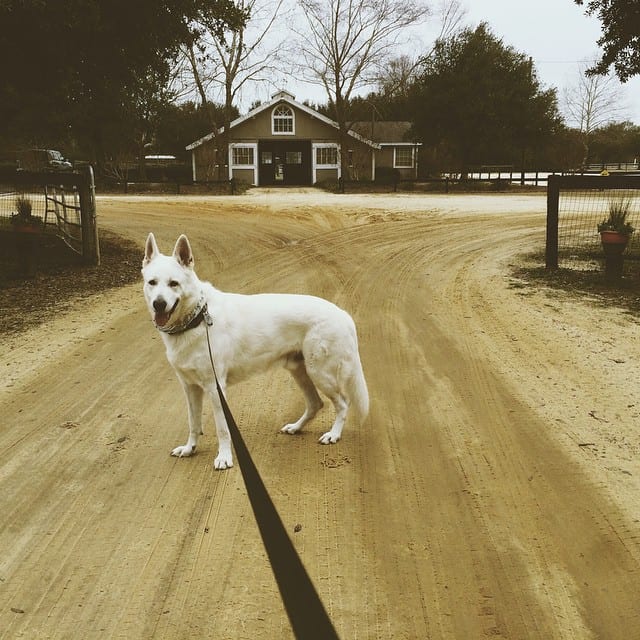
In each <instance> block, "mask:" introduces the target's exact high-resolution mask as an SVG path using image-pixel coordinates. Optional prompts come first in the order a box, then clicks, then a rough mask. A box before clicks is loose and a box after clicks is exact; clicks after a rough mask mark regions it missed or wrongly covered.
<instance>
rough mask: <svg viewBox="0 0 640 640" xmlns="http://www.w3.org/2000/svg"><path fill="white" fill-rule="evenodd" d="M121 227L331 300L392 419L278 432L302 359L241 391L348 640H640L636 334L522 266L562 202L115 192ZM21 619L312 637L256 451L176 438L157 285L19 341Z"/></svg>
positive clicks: (244, 417)
mask: <svg viewBox="0 0 640 640" xmlns="http://www.w3.org/2000/svg"><path fill="white" fill-rule="evenodd" d="M98 212H99V216H100V223H101V225H102V226H103V228H108V229H112V230H117V231H119V232H120V233H122V234H124V235H126V236H127V237H130V238H133V239H135V240H136V241H138V242H139V243H140V246H141V247H142V243H143V241H144V238H145V236H146V233H147V232H148V231H150V230H153V231H154V232H155V233H156V236H157V238H158V240H159V242H160V245H161V247H162V248H164V249H165V250H170V249H171V248H172V246H173V242H174V241H175V238H176V236H177V235H178V234H179V233H181V232H186V233H187V234H188V235H189V236H190V239H191V241H192V244H193V246H194V250H195V253H196V266H197V270H198V273H199V275H200V276H201V277H202V278H204V279H208V280H211V281H213V282H214V283H215V284H216V285H217V286H218V287H219V288H221V289H226V290H234V291H240V292H246V293H251V292H260V291H291V292H305V293H313V294H316V295H320V296H324V297H326V298H328V299H331V300H333V301H335V302H337V303H338V304H340V305H341V306H343V307H345V308H346V309H348V310H349V311H350V312H351V313H352V315H353V316H354V318H355V320H356V323H357V325H358V329H359V335H360V344H361V354H362V359H363V363H364V367H365V374H366V377H367V380H368V384H369V390H370V394H371V400H372V407H371V413H370V416H369V418H368V419H367V421H366V422H365V424H364V425H363V426H362V427H361V428H356V427H355V426H354V425H351V424H348V425H347V427H346V429H345V433H344V436H343V439H342V440H341V442H340V443H338V444H337V445H333V446H329V447H327V446H321V445H319V444H317V442H316V441H317V438H318V436H319V435H320V434H321V433H323V432H324V431H325V430H326V429H328V426H329V425H330V422H331V419H332V414H331V411H329V409H325V410H324V411H323V412H322V413H321V414H320V416H318V418H316V420H315V421H314V422H313V423H312V424H311V425H309V427H308V428H307V430H306V432H305V433H304V434H303V435H300V436H296V437H290V436H285V435H282V434H280V433H279V428H280V426H281V425H282V424H284V423H285V422H288V421H290V420H291V419H292V418H294V417H296V415H297V414H298V412H299V411H300V410H301V407H302V403H301V399H300V397H299V395H298V392H297V391H296V389H295V387H294V385H293V383H292V381H291V380H290V378H289V376H288V375H287V374H286V373H285V372H282V371H274V372H272V373H271V374H269V375H264V376H260V377H256V378H254V379H253V380H252V381H250V382H246V383H243V384H242V385H239V386H237V387H234V388H232V390H231V393H230V398H229V399H230V404H231V406H232V409H233V411H234V414H235V415H236V419H237V421H238V423H239V425H240V427H241V429H242V432H243V434H244V437H245V440H246V441H247V444H248V446H249V448H250V450H251V452H252V454H253V456H254V459H255V461H256V464H257V466H258V468H259V470H260V472H261V474H262V476H263V479H264V481H265V483H266V485H267V487H268V489H269V491H270V493H271V495H272V497H273V499H274V502H275V503H276V505H277V507H278V509H279V511H280V514H281V516H282V519H283V521H284V523H285V525H286V527H287V529H288V530H289V532H290V534H291V537H292V540H293V542H294V544H295V546H296V548H297V549H298V551H299V553H300V556H301V558H302V559H303V562H304V563H305V565H306V567H307V569H308V571H309V574H310V575H311V577H312V578H313V580H314V582H315V584H316V586H317V589H318V591H319V593H320V595H321V597H322V599H323V601H324V604H325V606H326V608H327V610H328V612H329V614H330V616H331V618H332V620H333V621H334V624H335V626H336V629H337V630H338V632H339V634H340V636H341V637H342V638H343V639H344V640H347V639H349V640H355V639H358V640H361V639H367V640H368V639H374V638H375V639H380V640H383V639H384V640H387V639H390V638H393V639H407V640H413V639H426V638H432V639H438V640H440V639H464V640H466V639H476V638H484V637H502V638H511V639H514V640H521V639H540V640H550V639H555V638H558V639H560V638H562V639H565V638H566V639H569V638H574V639H577V640H589V639H592V638H593V639H596V638H598V639H605V638H606V639H607V640H611V639H616V638H620V639H625V640H629V639H631V638H639V637H640V604H639V601H638V594H639V593H640V572H639V568H640V564H639V563H640V543H639V541H640V538H639V537H638V536H639V532H640V525H639V522H638V521H639V519H640V462H639V459H638V451H639V449H640V438H639V433H638V424H639V413H640V377H639V376H638V362H639V361H640V341H639V338H638V336H639V332H638V326H637V321H636V320H635V319H633V318H632V317H630V316H629V315H627V314H624V313H623V312H621V311H619V310H616V309H604V308H602V307H598V306H593V305H590V304H589V302H588V301H581V300H578V299H574V298H572V297H571V296H568V295H566V294H559V293H557V292H555V293H552V292H549V291H545V290H535V289H532V288H531V287H529V286H523V283H521V282H518V281H517V280H515V279H514V278H513V277H512V276H511V275H510V273H511V271H510V268H509V265H510V264H511V263H512V262H513V261H515V260H517V256H519V255H520V254H522V253H523V252H528V251H531V250H534V249H537V248H540V247H541V246H542V243H543V241H544V218H545V198H544V195H483V196H472V195H469V196H446V195H442V196H429V197H424V196H417V195H401V194H398V195H388V196H383V195H380V196H369V197H362V196H350V195H346V196H339V195H327V194H321V195H320V197H319V198H318V195H317V194H315V193H314V192H313V191H309V192H306V193H305V192H302V193H292V192H277V191H270V192H269V191H257V190H256V191H253V192H250V193H249V194H247V195H246V196H241V197H234V198H230V197H227V198H163V197H148V198H143V197H139V198H134V197H129V198H123V197H122V198H99V200H98ZM0 354H1V359H0V361H1V362H2V365H3V377H2V380H1V382H0V415H1V416H2V429H1V430H0V447H1V450H2V452H3V455H2V462H1V463H0V513H1V514H2V517H1V518H0V550H1V553H0V638H37V639H41V638H42V639H43V638H215V639H225V640H226V639H229V640H239V639H243V638H246V639H254V640H255V639H264V640H271V639H275V638H277V639H280V638H284V639H286V638H291V637H292V633H291V631H290V628H289V624H288V619H287V617H286V614H285V612H284V609H283V606H282V603H281V601H280V598H279V593H278V590H277V587H276V585H275V582H274V579H273V576H272V573H271V570H270V567H269V564H268V562H267V558H266V554H265V552H264V549H263V547H262V543H261V540H260V537H259V534H258V531H257V527H256V525H255V522H254V520H253V515H252V512H251V509H250V506H249V503H248V500H247V497H246V493H245V489H244V485H243V482H242V478H241V475H240V471H239V469H238V467H237V466H236V467H234V468H233V469H232V470H229V471H224V472H215V471H214V470H213V469H212V460H213V457H214V452H215V448H216V447H215V443H214V441H213V436H212V433H213V429H212V426H211V412H210V410H209V409H208V410H207V413H206V416H207V424H208V426H209V428H208V433H207V435H206V436H205V437H204V438H203V440H202V442H201V447H200V450H199V453H198V455H196V456H195V457H193V458H189V459H176V458H172V457H170V456H169V452H170V450H171V449H172V448H173V447H174V446H176V445H177V444H180V443H182V442H183V440H184V437H185V433H186V415H185V406H184V399H183V397H182V392H181V390H180V387H179V384H178V382H177V380H176V379H175V377H174V375H173V373H172V371H171V369H170V367H169V365H168V364H167V363H166V360H165V357H164V353H163V347H162V343H161V340H160V338H159V336H157V335H156V332H155V329H154V328H153V326H152V324H151V322H150V320H149V318H148V315H147V312H146V310H145V308H144V304H143V301H142V296H141V291H140V287H139V286H133V287H126V288H123V289H119V290H116V291H115V292H111V293H108V294H101V295H99V296H96V297H94V298H92V299H90V300H86V301H84V302H79V303H77V305H75V308H73V309H72V310H71V311H70V312H69V313H67V314H65V315H62V316H58V317H52V318H51V319H50V321H49V322H48V323H47V324H46V325H44V326H41V327H37V328H33V329H31V330H29V331H28V332H27V333H23V334H20V335H16V336H13V337H9V338H5V339H4V340H3V341H2V342H1V344H0Z"/></svg>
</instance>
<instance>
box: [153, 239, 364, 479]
mask: <svg viewBox="0 0 640 640" xmlns="http://www.w3.org/2000/svg"><path fill="white" fill-rule="evenodd" d="M142 276H143V278H144V295H145V299H146V302H147V306H148V307H149V311H150V313H151V316H152V318H153V321H154V323H155V325H156V327H157V328H158V329H159V330H160V332H161V335H162V338H163V340H164V343H165V346H166V349H167V358H168V360H169V362H170V363H171V365H172V366H173V368H174V369H175V371H176V373H177V374H178V378H179V379H180V382H181V383H182V386H183V388H184V391H185V394H186V397H187V407H188V414H189V439H188V440H187V443H186V444H184V445H182V446H179V447H176V448H175V449H174V450H173V451H172V452H171V455H173V456H179V457H183V456H190V455H191V454H193V453H194V452H195V450H196V446H197V444H198V436H200V435H201V434H202V399H203V395H204V393H205V392H206V393H207V394H208V395H209V397H210V399H211V401H212V403H213V413H214V418H215V423H216V431H217V434H218V447H219V450H218V455H217V457H216V459H215V462H214V466H215V468H216V469H227V468H229V467H231V466H233V458H232V454H231V439H230V435H229V429H228V427H227V423H226V420H225V417H224V413H223V411H222V406H221V403H220V399H219V396H218V394H217V392H216V383H215V377H214V373H213V370H212V365H211V358H210V356H209V347H208V342H207V334H206V332H207V331H208V332H209V339H210V344H211V352H212V357H213V361H214V363H215V372H216V374H217V377H218V381H219V383H220V386H221V388H222V390H223V391H224V390H225V389H226V387H227V385H228V384H234V383H236V382H239V381H240V380H244V379H246V378H247V377H249V376H250V375H253V374H255V373H258V372H260V371H264V370H265V369H267V368H268V367H270V366H271V365H274V364H280V365H284V367H285V368H286V369H288V370H289V372H290V373H291V375H292V376H293V378H294V380H295V381H296V383H297V384H298V386H299V387H300V389H301V390H302V392H303V394H304V398H305V405H306V407H305V410H304V413H303V414H302V416H301V417H300V418H299V419H298V420H297V421H296V422H293V423H291V424H287V425H285V426H284V427H283V428H282V431H283V432H284V433H289V434H294V433H297V432H298V431H300V429H302V427H303V426H304V425H305V424H306V423H307V422H308V421H309V420H311V418H313V417H314V416H315V415H316V413H318V411H319V410H320V408H321V407H322V404H323V403H322V400H321V399H320V396H319V394H318V391H317V390H318V389H319V390H320V391H321V392H322V393H323V394H325V395H326V396H327V397H328V398H329V399H330V400H331V402H333V405H334V407H335V410H336V419H335V422H334V423H333V426H332V427H331V430H330V431H328V432H327V433H325V434H324V435H323V436H322V437H321V438H320V442H321V443H322V444H330V443H334V442H337V441H338V440H339V439H340V436H341V435H342V428H343V427H344V423H345V420H346V417H347V412H348V410H349V408H350V407H351V406H353V408H354V409H355V412H356V414H357V418H358V419H359V422H361V421H362V420H364V418H365V417H366V416H367V413H368V410H369V395H368V392H367V385H366V382H365V379H364V375H363V372H362V365H361V364H360V356H359V354H358V338H357V336H356V328H355V325H354V323H353V320H352V319H351V316H349V314H348V313H346V312H345V311H343V310H342V309H340V308H338V307H336V306H335V305H334V304H332V303H331V302H328V301H326V300H323V299H321V298H316V297H314V296H307V295H293V294H256V295H241V294H235V293H225V292H222V291H218V290H217V289H215V288H214V287H213V286H212V285H211V284H209V283H208V282H203V281H201V280H200V279H199V278H198V277H197V275H196V274H195V272H194V270H193V254H192V251H191V246H190V245H189V241H188V240H187V238H186V236H184V235H182V236H180V237H179V238H178V241H177V242H176V245H175V248H174V251H173V255H171V256H168V255H164V254H162V253H160V251H159V250H158V245H157V244H156V240H155V238H154V236H153V234H151V233H150V234H149V237H148V238H147V243H146V249H145V256H144V261H143V263H142ZM209 323H211V326H208V325H209Z"/></svg>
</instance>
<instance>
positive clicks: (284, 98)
mask: <svg viewBox="0 0 640 640" xmlns="http://www.w3.org/2000/svg"><path fill="white" fill-rule="evenodd" d="M280 102H286V103H287V104H289V105H291V106H292V107H295V108H296V109H299V110H300V111H303V112H304V113H306V114H307V115H309V116H311V117H312V118H315V119H316V120H320V122H324V123H325V124H326V125H328V126H330V127H333V128H334V129H336V131H339V130H340V127H339V125H338V123H337V122H335V121H334V120H331V119H330V118H327V116H325V115H323V114H321V113H319V112H318V111H316V110H315V109H312V108H311V107H308V106H307V105H305V104H302V103H301V102H297V101H296V100H294V99H293V96H292V95H291V94H290V93H287V92H286V91H279V92H278V93H275V94H274V95H273V96H272V97H271V100H270V101H269V102H267V103H265V104H261V105H260V106H258V107H256V108H255V109H252V110H251V111H249V112H248V113H247V114H245V115H244V116H240V117H239V118H236V119H235V120H233V121H232V122H231V123H230V124H229V129H233V128H234V127H237V126H238V125H239V124H242V123H243V122H245V121H246V120H249V119H250V118H253V117H254V116H255V115H257V114H258V113H261V112H262V111H266V110H267V109H271V110H273V109H274V108H275V107H276V105H277V104H278V103H280ZM223 132H224V128H222V129H219V130H218V135H219V134H220V133H223ZM348 135H349V136H351V137H352V138H355V139H356V140H359V141H360V142H362V143H364V144H366V145H369V146H370V147H373V148H374V149H380V148H381V146H380V144H378V143H377V142H373V141H371V140H368V139H367V138H365V137H363V136H361V135H360V134H358V133H356V132H355V131H349V132H348ZM215 136H216V133H215V132H211V133H209V134H207V135H206V136H204V137H202V138H200V139H199V140H196V141H195V142H192V143H191V144H190V145H188V146H187V147H186V150H187V151H193V149H195V148H197V147H200V146H201V145H203V144H205V143H206V142H209V141H210V140H213V139H214V138H215Z"/></svg>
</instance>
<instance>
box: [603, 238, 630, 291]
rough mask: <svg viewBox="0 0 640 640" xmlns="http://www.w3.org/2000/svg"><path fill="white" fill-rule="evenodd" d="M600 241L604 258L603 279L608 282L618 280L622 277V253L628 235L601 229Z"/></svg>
mask: <svg viewBox="0 0 640 640" xmlns="http://www.w3.org/2000/svg"><path fill="white" fill-rule="evenodd" d="M600 241H601V242H602V249H603V251H604V258H605V266H604V269H605V279H606V280H607V281H609V282H615V281H618V280H620V279H621V278H622V266H623V262H624V256H623V255H622V254H623V253H624V250H625V249H626V248H627V244H629V236H628V235H627V234H625V233H619V232H617V231H601V232H600Z"/></svg>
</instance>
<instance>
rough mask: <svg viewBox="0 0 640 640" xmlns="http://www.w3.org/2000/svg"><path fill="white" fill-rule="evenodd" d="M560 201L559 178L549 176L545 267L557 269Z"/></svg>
mask: <svg viewBox="0 0 640 640" xmlns="http://www.w3.org/2000/svg"><path fill="white" fill-rule="evenodd" d="M559 201H560V176H555V175H551V176H549V178H548V182H547V243H546V249H545V266H546V268H547V269H557V268H558V209H559Z"/></svg>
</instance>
